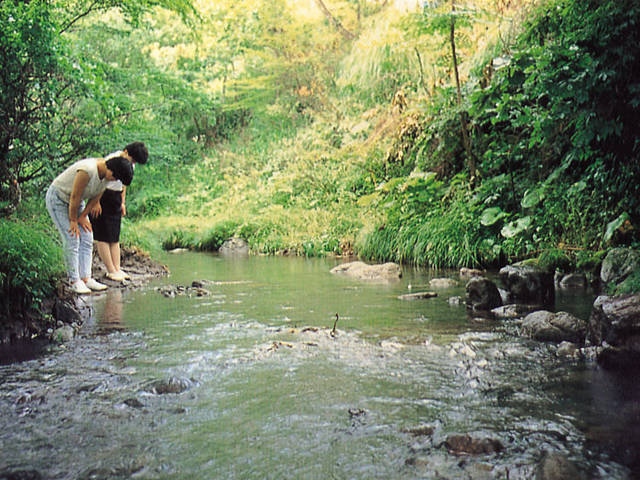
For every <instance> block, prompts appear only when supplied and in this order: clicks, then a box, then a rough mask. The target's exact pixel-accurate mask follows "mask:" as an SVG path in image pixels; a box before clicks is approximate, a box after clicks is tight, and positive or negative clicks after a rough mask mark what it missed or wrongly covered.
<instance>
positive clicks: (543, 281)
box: [500, 264, 555, 306]
mask: <svg viewBox="0 0 640 480" xmlns="http://www.w3.org/2000/svg"><path fill="white" fill-rule="evenodd" d="M500 280H501V281H502V284H503V285H504V286H505V288H506V289H507V291H508V292H509V299H510V301H512V302H514V303H532V304H539V305H544V306H553V305H554V303H555V286H554V281H553V274H551V273H549V272H546V271H544V270H541V269H539V268H537V267H534V266H531V265H522V264H517V265H507V266H506V267H502V268H501V269H500Z"/></svg>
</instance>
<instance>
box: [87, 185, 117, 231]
mask: <svg viewBox="0 0 640 480" xmlns="http://www.w3.org/2000/svg"><path fill="white" fill-rule="evenodd" d="M100 206H101V207H102V214H101V215H100V216H99V217H97V218H93V217H92V218H91V226H92V228H93V239H94V240H97V241H99V242H107V243H117V242H119V241H120V224H121V223H122V192H116V191H114V190H105V191H104V193H103V194H102V198H101V199H100Z"/></svg>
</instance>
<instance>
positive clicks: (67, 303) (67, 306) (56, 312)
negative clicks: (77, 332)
mask: <svg viewBox="0 0 640 480" xmlns="http://www.w3.org/2000/svg"><path fill="white" fill-rule="evenodd" d="M53 316H54V318H55V319H56V320H57V321H58V322H63V323H69V324H70V323H82V316H81V315H80V312H79V311H78V309H77V308H76V306H75V304H74V303H73V301H72V300H71V299H65V298H56V301H55V304H54V307H53Z"/></svg>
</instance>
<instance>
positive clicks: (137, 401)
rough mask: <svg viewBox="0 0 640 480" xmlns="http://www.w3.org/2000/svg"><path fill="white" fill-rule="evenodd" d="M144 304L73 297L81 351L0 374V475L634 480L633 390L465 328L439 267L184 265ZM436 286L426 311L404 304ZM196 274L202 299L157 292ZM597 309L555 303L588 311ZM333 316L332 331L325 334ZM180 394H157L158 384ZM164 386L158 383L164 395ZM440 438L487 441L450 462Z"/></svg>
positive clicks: (120, 297)
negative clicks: (546, 469)
mask: <svg viewBox="0 0 640 480" xmlns="http://www.w3.org/2000/svg"><path fill="white" fill-rule="evenodd" d="M162 261H164V262H165V263H167V264H168V265H169V268H170V270H171V272H172V274H171V276H170V277H169V278H167V279H162V280H160V281H157V282H155V283H153V284H151V285H149V286H148V288H145V289H143V290H140V291H125V292H122V291H119V290H110V291H109V292H108V293H107V294H104V295H99V296H93V297H90V298H88V300H87V301H88V302H89V303H90V305H91V306H92V307H93V311H94V315H93V317H92V318H91V320H90V321H88V322H87V323H86V324H85V325H84V326H83V330H82V332H81V333H82V335H81V337H80V338H78V339H76V340H74V341H73V342H71V343H70V344H68V345H66V346H64V347H63V348H58V349H54V350H52V351H50V352H49V353H47V354H46V355H44V356H41V357H39V358H37V359H35V360H30V361H22V362H18V363H13V364H11V365H5V366H0V380H1V386H0V428H1V429H2V433H0V472H3V471H20V470H36V471H38V472H40V473H41V474H42V476H43V477H44V478H51V479H84V478H86V479H89V478H105V479H107V478H110V479H115V478H191V479H213V478H238V479H252V478H255V479H264V478H279V479H280V478H291V479H299V478H310V479H316V478H318V479H325V478H328V479H330V478H337V479H342V478H345V479H346V478H349V479H374V478H380V479H383V478H384V479H390V478H398V479H409V478H434V479H436V478H438V479H439V478H450V479H458V478H471V479H482V478H502V479H514V478H533V477H534V475H535V469H536V467H537V465H538V463H539V459H540V457H541V455H542V453H543V452H545V451H549V452H557V453H560V454H562V455H563V456H565V457H566V458H568V459H569V460H570V461H572V462H573V463H574V464H575V465H576V466H578V468H579V469H580V470H581V471H582V472H583V473H584V475H585V478H603V479H604V478H607V479H610V478H612V479H626V478H636V477H637V475H638V473H639V472H638V471H637V470H636V468H637V464H638V459H637V453H636V452H637V450H638V446H640V439H639V437H640V402H639V400H640V386H639V385H638V384H637V383H638V382H635V381H634V379H633V378H626V377H616V376H614V375H611V374H607V373H606V372H603V371H601V370H600V369H598V368H597V367H596V366H595V365H594V364H593V362H591V361H589V360H577V359H561V358H558V356H557V355H556V348H555V347H554V346H551V345H545V344H539V343H536V342H532V341H529V340H527V339H523V338H521V337H519V336H518V322H517V321H513V320H511V321H501V322H498V321H484V322H476V321H472V320H471V319H470V318H468V317H467V315H466V312H465V309H464V307H461V306H450V305H449V303H448V298H449V297H451V296H455V295H463V294H464V282H463V281H460V279H459V278H458V277H457V275H456V274H455V273H453V272H429V271H424V270H417V269H409V268H407V269H405V270H404V276H403V278H402V279H401V280H400V281H399V282H395V283H390V284H380V283H378V284H376V283H367V282H361V281H356V280H350V279H347V278H344V277H336V276H334V275H332V274H330V273H329V270H330V269H331V267H332V266H334V265H335V264H336V262H335V261H332V260H320V259H301V258H281V257H276V258H274V257H251V258H246V259H228V258H227V259H225V258H221V257H218V256H215V255H206V254H194V253H185V254H181V255H168V254H167V256H166V258H163V259H162ZM434 276H450V277H452V278H455V279H456V280H459V284H458V286H457V287H453V288H450V289H445V290H437V293H438V296H437V297H436V298H432V299H427V300H420V301H401V300H398V298H397V296H398V295H400V294H403V293H407V292H408V291H409V289H408V286H409V285H411V287H412V288H411V291H412V292H415V291H422V290H432V289H430V288H429V287H428V282H429V279H430V278H432V277H434ZM193 280H207V281H209V282H210V283H209V284H208V285H207V286H206V288H207V289H208V290H209V291H210V292H211V294H210V295H208V296H202V297H197V296H191V297H189V296H178V297H175V298H166V297H164V296H163V295H162V294H161V293H160V292H159V291H158V290H157V288H158V287H161V286H162V285H166V284H179V285H190V284H191V282H192V281H193ZM592 300H593V296H592V295H590V294H589V293H588V292H581V293H580V294H576V293H563V294H561V295H559V296H558V299H557V305H556V309H558V310H565V311H571V312H574V313H576V314H577V315H579V316H582V317H583V318H585V317H586V316H588V312H589V311H590V305H591V302H592ZM336 314H338V321H337V324H336V330H335V333H334V334H332V329H333V326H334V322H335V320H336ZM171 379H173V384H177V385H180V386H182V387H183V388H184V391H181V392H179V393H160V392H159V388H158V387H157V385H158V382H159V381H160V382H163V381H164V382H165V383H167V382H168V381H169V380H171ZM169 383H171V382H169ZM452 434H470V435H472V436H473V437H476V438H479V439H484V438H490V439H493V440H497V441H499V442H500V443H501V444H502V445H503V447H504V449H503V451H502V452H500V453H497V454H496V453H493V454H483V455H469V456H457V455H454V454H451V453H449V452H448V451H447V449H446V448H445V447H444V446H443V444H444V441H445V440H446V439H447V437H448V436H450V435H452Z"/></svg>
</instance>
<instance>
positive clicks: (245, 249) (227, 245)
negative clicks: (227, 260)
mask: <svg viewBox="0 0 640 480" xmlns="http://www.w3.org/2000/svg"><path fill="white" fill-rule="evenodd" d="M218 253H219V254H220V255H222V256H225V257H243V256H247V255H249V244H248V243H247V241H246V240H244V239H242V238H238V237H232V238H229V239H227V240H225V241H224V243H223V244H222V245H221V246H220V248H219V249H218Z"/></svg>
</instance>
